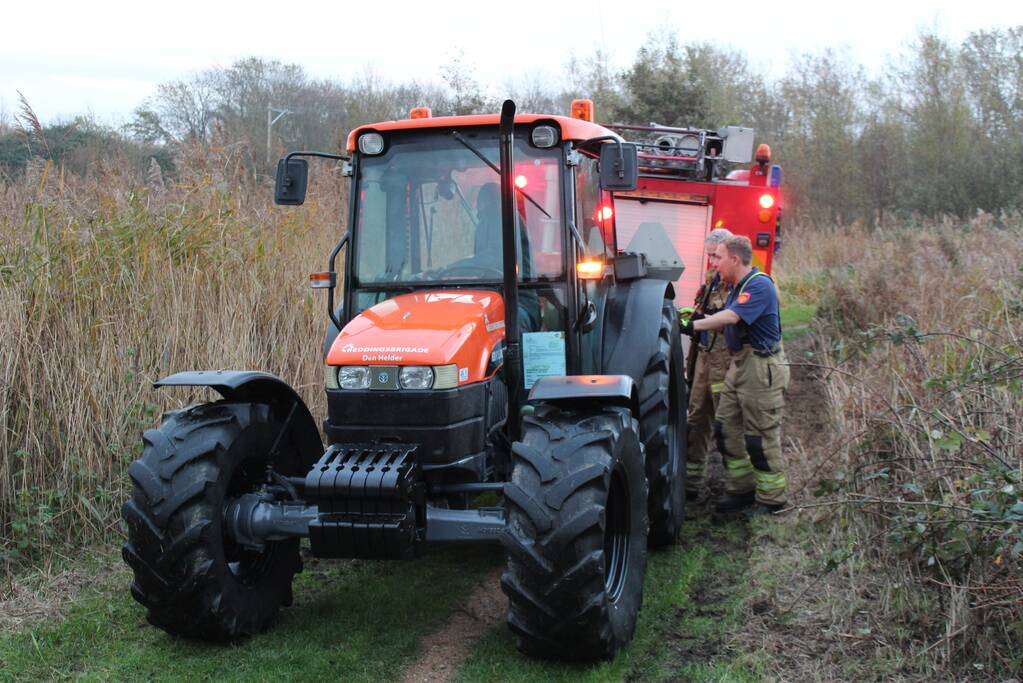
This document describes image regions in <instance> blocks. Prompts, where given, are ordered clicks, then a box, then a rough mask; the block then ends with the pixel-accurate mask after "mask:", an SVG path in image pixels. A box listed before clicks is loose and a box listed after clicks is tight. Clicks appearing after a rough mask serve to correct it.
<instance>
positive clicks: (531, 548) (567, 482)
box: [501, 405, 647, 660]
mask: <svg viewBox="0 0 1023 683" xmlns="http://www.w3.org/2000/svg"><path fill="white" fill-rule="evenodd" d="M638 426H639V425H638V424H637V422H636V420H635V419H633V417H632V415H631V414H630V413H629V411H628V410H626V409H619V408H606V409H603V410H601V409H597V410H596V411H590V412H579V411H568V410H565V411H562V410H560V409H558V408H556V407H554V406H546V405H544V406H539V407H538V408H537V410H536V413H535V414H534V415H532V416H530V417H527V418H525V420H524V421H523V433H522V440H521V441H519V442H516V443H515V444H514V446H513V448H512V451H513V465H512V476H511V481H510V482H509V483H508V484H506V485H505V490H504V498H505V506H506V509H507V512H508V517H507V519H508V522H507V527H506V529H505V532H504V535H503V541H504V545H505V548H506V550H507V555H508V564H507V569H506V570H505V572H504V575H503V576H502V577H501V587H502V588H503V590H504V592H505V593H506V594H507V595H508V598H509V609H508V625H509V626H510V627H511V629H512V631H513V632H514V633H515V635H516V636H517V640H518V647H519V649H520V650H521V651H523V652H525V653H526V654H530V655H533V656H538V657H545V658H551V659H575V660H580V659H601V658H603V659H610V658H612V657H614V655H615V653H616V652H617V651H618V650H619V649H621V648H622V647H623V646H624V645H626V644H627V643H628V642H629V641H630V640H631V639H632V634H633V631H634V630H635V627H636V618H637V615H638V613H639V608H640V606H641V604H642V602H643V575H644V573H645V572H646V555H647V549H646V546H647V502H646V497H647V484H646V475H645V473H644V471H643V451H642V445H641V444H640V441H639V435H638Z"/></svg>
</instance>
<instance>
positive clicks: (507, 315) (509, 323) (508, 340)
mask: <svg viewBox="0 0 1023 683" xmlns="http://www.w3.org/2000/svg"><path fill="white" fill-rule="evenodd" d="M499 130H500V146H501V229H502V237H503V246H504V320H505V325H504V337H505V346H506V348H505V352H504V375H505V380H506V381H507V383H508V418H509V419H508V439H509V440H510V441H517V440H518V438H519V419H518V417H519V413H520V411H521V409H522V403H523V400H522V393H523V392H522V388H523V387H522V374H523V370H522V332H521V330H520V329H519V274H518V263H519V259H518V231H517V230H516V220H515V215H516V210H515V185H514V184H513V181H514V177H515V158H514V155H513V144H514V142H515V103H514V102H512V101H511V100H505V101H504V104H503V105H502V106H501V125H500V129H499Z"/></svg>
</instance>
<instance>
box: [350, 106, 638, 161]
mask: <svg viewBox="0 0 1023 683" xmlns="http://www.w3.org/2000/svg"><path fill="white" fill-rule="evenodd" d="M537 121H553V122H554V123H556V124H557V125H558V127H559V128H560V129H561V139H562V140H589V139H590V138H595V137H600V136H602V135H610V136H613V137H615V138H618V139H621V138H620V136H619V135H618V134H617V133H615V132H614V131H611V130H608V129H607V128H604V127H603V126H601V125H599V124H596V123H591V122H590V121H584V120H582V119H575V118H571V117H568V116H550V115H548V114H516V115H515V123H516V124H530V123H536V122H537ZM500 122H501V116H500V114H474V115H471V116H431V117H429V118H423V119H401V120H399V121H381V122H380V123H368V124H366V125H365V126H359V127H358V128H356V129H355V130H353V131H352V132H351V133H349V134H348V144H347V147H348V151H349V152H354V151H355V141H356V140H357V139H358V137H359V135H360V134H362V133H364V132H366V131H370V130H372V131H385V130H415V129H417V128H463V127H468V126H497V125H498V124H499V123H500Z"/></svg>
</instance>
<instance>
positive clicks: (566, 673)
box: [455, 512, 763, 683]
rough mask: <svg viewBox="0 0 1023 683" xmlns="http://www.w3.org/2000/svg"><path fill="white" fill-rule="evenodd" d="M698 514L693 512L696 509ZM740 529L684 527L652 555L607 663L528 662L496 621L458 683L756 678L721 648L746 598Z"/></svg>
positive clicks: (704, 523) (758, 675)
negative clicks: (626, 640) (632, 631)
mask: <svg viewBox="0 0 1023 683" xmlns="http://www.w3.org/2000/svg"><path fill="white" fill-rule="evenodd" d="M697 514H700V513H699V512H697ZM747 533H748V531H747V528H746V526H745V525H744V524H742V523H739V522H730V523H726V524H719V525H716V524H712V523H711V522H710V521H709V520H708V518H706V517H697V518H696V519H694V520H690V521H689V522H687V523H686V525H685V528H684V530H683V541H682V544H681V545H680V546H677V547H674V548H670V549H664V550H658V551H654V552H652V553H651V555H650V560H649V564H648V566H647V576H646V583H645V585H644V599H643V609H642V611H641V612H640V617H639V624H638V626H637V629H636V635H635V639H634V640H633V641H632V643H631V644H630V645H629V646H628V647H627V648H626V649H625V650H624V651H623V652H621V653H619V655H618V657H617V658H615V660H614V661H611V662H601V663H598V664H566V663H558V662H544V661H540V660H535V659H529V658H527V657H524V656H523V655H521V654H519V652H518V651H517V650H516V649H515V643H514V638H513V636H512V634H511V632H510V631H509V630H508V628H507V627H506V626H504V625H503V624H502V625H501V626H500V627H498V628H496V629H494V630H493V631H492V632H491V633H489V634H488V635H486V636H485V637H484V638H483V639H482V640H481V641H480V642H479V643H478V644H477V645H476V647H475V648H474V650H473V653H472V654H471V655H470V657H469V658H468V659H467V660H466V661H465V662H464V663H463V665H462V667H461V668H460V669H459V671H458V673H457V675H456V677H455V680H456V681H458V682H459V683H478V682H484V681H486V682H491V681H494V682H496V681H566V682H567V681H594V682H597V681H622V680H642V681H663V680H698V681H736V682H743V681H750V682H753V681H759V680H761V679H762V678H763V673H762V672H761V671H759V670H758V669H759V667H758V666H757V665H756V662H755V661H752V660H749V659H748V658H745V657H740V656H737V655H734V654H732V653H730V652H729V651H728V648H727V641H728V638H729V634H730V633H731V632H733V631H734V630H735V629H736V628H738V627H739V624H740V619H741V613H742V609H743V607H742V605H743V600H744V598H745V594H746V590H745V581H744V576H745V571H746V554H747V550H746V547H745V544H746V541H745V537H746V534H747Z"/></svg>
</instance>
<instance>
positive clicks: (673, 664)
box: [0, 510, 763, 682]
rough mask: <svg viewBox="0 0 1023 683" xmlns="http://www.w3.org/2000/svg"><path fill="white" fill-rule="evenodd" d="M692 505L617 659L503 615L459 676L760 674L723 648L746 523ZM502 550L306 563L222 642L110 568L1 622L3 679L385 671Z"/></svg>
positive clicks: (657, 563) (397, 664)
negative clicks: (507, 621)
mask: <svg viewBox="0 0 1023 683" xmlns="http://www.w3.org/2000/svg"><path fill="white" fill-rule="evenodd" d="M695 514H696V515H697V516H696V517H695V518H694V519H692V520H690V521H688V522H687V523H686V526H685V528H684V531H683V542H682V544H681V545H679V546H677V547H674V548H670V549H665V550H659V551H654V552H652V553H651V555H650V561H649V565H648V569H647V578H646V584H645V596H644V607H643V610H642V611H641V612H640V619H639V625H638V628H637V631H636V637H635V639H634V641H633V642H632V643H631V644H630V646H629V647H628V648H626V649H625V650H624V651H623V652H622V653H620V654H619V656H618V657H617V658H616V659H615V660H614V661H613V662H603V663H598V664H587V665H572V664H564V663H556V662H555V663H552V662H544V661H540V660H534V659H529V658H527V657H525V656H524V655H521V654H520V653H519V652H518V651H517V650H516V649H515V646H514V641H513V639H512V635H511V633H510V632H509V631H508V629H507V627H506V626H505V625H504V623H503V622H502V623H501V624H500V625H499V626H497V627H496V628H494V629H493V630H492V631H490V632H489V633H487V634H486V635H485V636H484V637H483V638H482V639H481V640H480V641H479V642H478V643H477V644H476V645H475V647H474V648H473V651H472V653H471V654H470V656H469V658H468V659H467V660H466V661H465V662H464V663H463V665H462V666H461V668H460V669H459V670H458V672H457V674H456V680H458V681H463V682H472V681H527V680H528V681H535V680H544V681H577V680H581V681H620V680H626V679H628V680H643V681H647V680H651V681H658V680H678V679H682V680H700V681H737V682H743V681H751V682H752V681H757V680H761V678H762V677H763V676H762V672H761V671H760V667H759V665H758V664H757V662H756V661H755V660H753V659H751V658H750V657H748V656H739V655H736V654H734V653H732V652H731V651H730V650H729V648H728V640H729V638H730V637H731V634H732V633H734V632H735V631H736V629H738V628H740V626H741V615H742V610H743V604H744V600H745V599H746V594H747V588H746V578H745V576H746V567H747V561H748V552H749V551H748V547H747V540H746V539H747V536H748V533H749V530H748V528H747V527H746V525H744V524H742V523H739V522H729V523H724V524H714V523H712V522H711V521H710V520H709V518H707V517H706V516H700V515H703V514H705V513H703V512H702V511H699V510H698V511H695ZM500 562H501V559H500V552H499V551H497V550H495V549H485V548H466V549H447V550H439V551H437V552H434V553H431V554H430V555H429V556H428V557H426V558H425V559H423V560H422V561H419V562H408V563H400V562H391V563H385V562H368V561H357V562H320V563H317V564H312V563H310V566H309V567H307V569H306V571H305V572H304V573H303V574H300V575H299V577H298V579H297V581H296V585H295V604H294V605H293V606H292V607H290V608H288V609H286V610H284V611H283V613H282V619H281V623H280V624H279V625H278V626H277V627H276V628H274V629H272V630H271V631H269V632H268V633H265V634H262V635H260V636H257V637H254V638H250V639H248V640H245V641H242V642H240V643H238V644H236V645H230V646H223V645H205V644H202V643H195V642H190V641H186V640H181V639H175V638H172V637H170V636H168V635H166V634H165V633H164V632H163V631H160V630H159V629H156V628H154V627H152V626H150V625H149V624H148V623H146V621H145V617H144V612H143V610H142V608H141V607H140V606H139V605H138V604H136V603H135V602H134V600H132V599H131V597H130V596H129V594H128V586H127V581H128V576H127V574H125V573H123V572H118V573H117V574H116V575H115V577H114V578H113V579H111V580H109V581H107V582H106V583H105V585H104V586H103V587H102V588H100V589H92V590H91V591H87V592H86V593H84V594H83V595H82V596H80V597H79V598H78V599H76V600H75V602H74V603H73V605H72V606H71V607H70V608H69V609H68V610H67V613H66V615H65V616H64V617H63V618H61V619H53V620H50V621H48V622H45V623H42V624H38V625H36V626H34V627H32V628H30V629H24V630H21V631H18V632H14V633H8V634H4V635H2V636H0V680H13V681H35V680H71V679H74V680H85V681H107V680H110V681H122V680H160V681H165V680H169V681H175V680H218V681H221V680H223V681H241V680H265V681H270V680H281V679H284V680H321V679H322V680H327V679H332V680H344V681H385V680H393V679H395V678H396V677H397V676H398V675H400V673H401V672H402V669H403V668H404V667H405V666H407V665H409V664H410V663H411V662H412V661H413V660H414V658H415V657H416V656H417V655H418V654H419V649H420V640H421V638H422V637H423V636H425V635H426V634H427V633H430V632H431V631H432V630H434V629H436V628H437V627H439V626H440V625H441V624H442V623H443V622H444V621H445V620H446V619H447V618H448V617H449V615H450V614H451V612H452V611H453V610H455V609H456V608H457V607H458V605H459V604H461V603H462V602H464V600H465V598H466V597H467V595H468V593H469V591H470V590H471V589H472V587H473V586H474V585H475V583H476V582H477V581H478V580H479V578H480V577H481V576H482V574H483V573H484V572H485V571H487V569H489V568H491V567H494V566H497V565H499V564H500ZM501 599H502V600H503V596H502V597H501Z"/></svg>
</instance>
